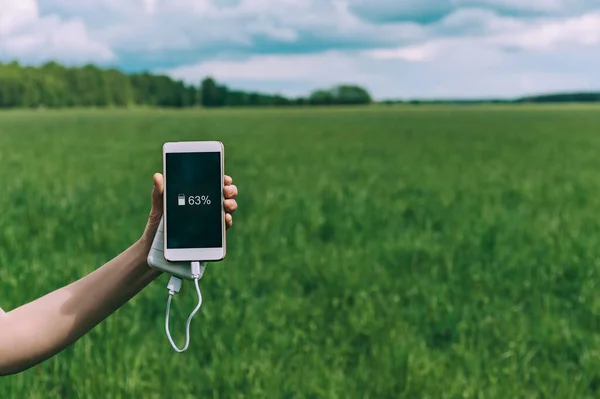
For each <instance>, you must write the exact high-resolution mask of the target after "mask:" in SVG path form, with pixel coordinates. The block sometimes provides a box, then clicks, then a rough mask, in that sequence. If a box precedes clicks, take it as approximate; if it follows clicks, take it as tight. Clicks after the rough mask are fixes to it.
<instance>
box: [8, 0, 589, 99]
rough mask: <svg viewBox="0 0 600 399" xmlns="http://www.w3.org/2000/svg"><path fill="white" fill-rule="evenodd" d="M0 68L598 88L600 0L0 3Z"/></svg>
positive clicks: (480, 88)
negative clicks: (10, 63)
mask: <svg viewBox="0 0 600 399" xmlns="http://www.w3.org/2000/svg"><path fill="white" fill-rule="evenodd" d="M0 10H1V11H0V60H5V61H6V60H13V59H17V60H19V61H21V62H23V63H27V64H37V63H40V62H44V61H47V60H57V61H59V62H62V63H65V64H69V65H76V64H83V63H88V62H91V63H95V64H98V65H102V66H114V67H118V68H120V69H123V70H126V71H139V70H149V71H155V72H160V73H166V74H169V75H170V76H172V77H174V78H177V79H182V80H185V81H187V82H193V83H197V82H199V81H200V79H202V78H203V77H204V76H206V75H211V76H213V77H215V78H216V79H217V80H219V81H222V82H225V83H226V84H228V85H229V86H231V87H236V88H242V89H252V90H263V91H270V92H279V93H282V94H285V95H304V94H307V93H308V92H310V91H311V90H313V89H315V88H319V87H328V86H332V85H334V84H338V83H358V84H361V85H364V86H365V87H367V88H368V89H369V90H370V91H371V93H372V94H373V95H374V96H375V97H376V98H379V99H381V98H434V97H435V98H466V97H471V98H472V97H489V96H492V97H517V96H521V95H528V94H535V93H545V92H555V91H571V90H600V72H599V71H600V1H598V0H77V1H75V0H37V1H36V0H0Z"/></svg>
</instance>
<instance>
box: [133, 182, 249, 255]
mask: <svg viewBox="0 0 600 399" xmlns="http://www.w3.org/2000/svg"><path fill="white" fill-rule="evenodd" d="M224 182H225V186H224V187H223V194H224V196H225V202H224V203H223V208H224V209H225V225H226V226H227V229H229V228H230V227H231V226H232V225H233V213H234V212H235V210H236V209H237V202H236V200H235V198H236V197H237V194H238V189H237V187H236V186H235V185H234V184H233V179H232V178H231V176H227V175H225V178H224ZM163 190H164V184H163V175H162V174H161V173H155V174H154V189H153V190H152V210H151V211H150V216H149V217H148V223H147V224H146V229H145V231H144V234H143V235H142V238H141V241H142V242H143V244H144V246H145V247H147V248H148V249H149V248H150V246H151V245H152V241H153V240H154V235H155V234H156V230H157V229H158V225H159V223H160V218H161V217H162V215H163Z"/></svg>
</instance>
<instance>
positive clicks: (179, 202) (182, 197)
mask: <svg viewBox="0 0 600 399" xmlns="http://www.w3.org/2000/svg"><path fill="white" fill-rule="evenodd" d="M177 205H180V206H181V205H185V194H179V195H178V196H177Z"/></svg>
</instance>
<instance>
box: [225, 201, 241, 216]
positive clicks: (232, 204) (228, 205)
mask: <svg viewBox="0 0 600 399" xmlns="http://www.w3.org/2000/svg"><path fill="white" fill-rule="evenodd" d="M237 206H238V205H237V201H236V200H234V199H227V200H225V201H224V202H223V208H224V209H225V212H227V213H233V212H235V210H236V209H237Z"/></svg>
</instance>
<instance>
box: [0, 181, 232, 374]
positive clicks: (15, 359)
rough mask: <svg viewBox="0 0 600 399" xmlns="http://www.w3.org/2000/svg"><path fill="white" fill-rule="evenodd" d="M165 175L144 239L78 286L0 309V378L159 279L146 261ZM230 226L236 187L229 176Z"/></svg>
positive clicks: (62, 344)
mask: <svg viewBox="0 0 600 399" xmlns="http://www.w3.org/2000/svg"><path fill="white" fill-rule="evenodd" d="M162 190H163V184H162V175H160V174H156V175H154V190H153V192H152V211H151V213H150V217H149V220H148V224H147V226H146V230H145V231H144V234H143V235H142V237H141V239H140V240H139V241H137V242H136V243H135V244H133V245H132V246H130V247H129V248H128V249H126V250H125V251H124V252H123V253H121V254H120V255H118V256H117V257H116V258H114V259H112V260H111V261H109V262H108V263H106V264H104V265H103V266H101V267H100V268H98V269H97V270H95V271H93V272H92V273H90V274H88V275H87V276H85V277H83V278H81V279H80V280H78V281H75V282H74V283H71V284H69V285H67V286H65V287H63V288H60V289H58V290H56V291H53V292H51V293H49V294H47V295H45V296H43V297H41V298H39V299H36V300H35V301H32V302H30V303H28V304H26V305H23V306H21V307H19V308H17V309H14V310H12V311H10V312H7V313H5V312H3V311H2V310H1V309H0V375H8V374H15V373H19V372H21V371H23V370H26V369H28V368H30V367H32V366H34V365H36V364H38V363H40V362H42V361H44V360H46V359H48V358H49V357H51V356H53V355H55V354H57V353H58V352H60V351H62V350H63V349H65V348H66V347H68V346H69V345H71V344H73V343H74V342H75V341H77V340H78V339H79V338H81V337H82V336H83V335H84V334H86V333H87V332H88V331H90V330H91V329H92V328H94V327H95V326H96V325H97V324H98V323H100V322H101V321H103V320H104V319H105V318H107V317H108V316H109V315H110V314H112V313H113V312H114V311H116V310H117V309H118V308H120V307H121V306H123V305H124V304H125V303H126V302H127V301H129V300H130V299H131V298H133V297H134V296H135V295H136V294H137V293H138V292H140V291H141V290H142V289H143V288H144V287H145V286H146V285H148V284H149V283H150V282H152V281H153V280H154V279H155V278H156V277H158V276H159V275H160V272H158V271H156V270H154V269H152V268H150V267H149V266H148V264H147V263H146V257H147V255H148V251H149V249H150V246H151V244H152V239H153V238H154V234H155V233H156V229H157V228H158V223H159V221H160V218H161V217H162ZM224 193H225V196H226V198H228V199H227V200H226V201H225V205H224V206H225V210H226V212H227V213H226V222H227V227H228V228H229V227H231V225H232V221H233V219H232V213H233V212H234V211H235V209H236V208H237V202H236V201H235V197H236V195H237V188H236V187H235V186H234V185H233V184H232V180H231V178H230V177H229V176H226V179H225V187H224Z"/></svg>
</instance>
